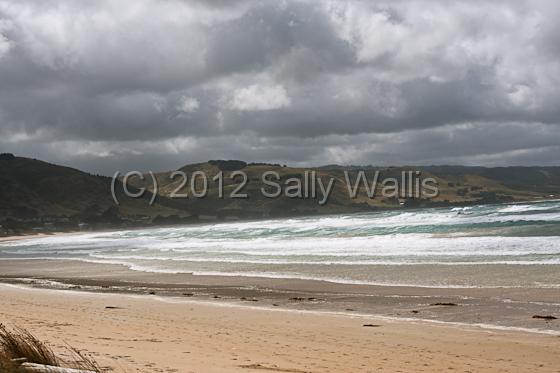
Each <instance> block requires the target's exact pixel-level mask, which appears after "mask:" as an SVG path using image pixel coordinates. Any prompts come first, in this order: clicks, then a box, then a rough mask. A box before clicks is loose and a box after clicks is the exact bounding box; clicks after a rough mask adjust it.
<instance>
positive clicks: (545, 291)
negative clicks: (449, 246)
mask: <svg viewBox="0 0 560 373" xmlns="http://www.w3.org/2000/svg"><path fill="white" fill-rule="evenodd" d="M0 282H4V283H13V284H22V285H27V286H32V287H36V288H54V289H70V290H79V291H87V292H97V293H120V294H123V293H126V294H137V295H157V296H165V297H177V298H180V299H188V300H196V301H206V302H214V303H215V302H217V303H222V304H227V305H251V306H252V307H261V308H266V309H287V310H305V311H321V312H338V313H345V314H349V315H379V316H384V317H392V318H402V319H407V320H408V319H411V320H428V321H435V322H447V323H457V324H470V325H478V326H483V327H497V328H513V329H518V330H528V331H535V332H543V333H551V334H554V333H556V334H560V320H549V321H547V320H543V319H537V318H533V316H535V315H540V316H555V317H558V318H560V288H522V287H510V288H504V287H496V288H429V287H410V286H374V285H353V284H339V283H332V282H326V281H315V280H297V279H274V278H259V277H232V276H198V275H196V276H195V275H192V274H166V273H147V272H138V271H133V270H130V269H128V268H127V267H125V266H121V265H109V264H96V263H85V262H80V261H72V260H0Z"/></svg>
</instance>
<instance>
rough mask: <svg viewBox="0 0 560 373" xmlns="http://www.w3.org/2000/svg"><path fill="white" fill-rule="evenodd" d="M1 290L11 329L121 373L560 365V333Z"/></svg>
mask: <svg viewBox="0 0 560 373" xmlns="http://www.w3.org/2000/svg"><path fill="white" fill-rule="evenodd" d="M0 289H1V291H0V303H1V304H2V308H0V317H1V318H2V322H4V323H8V325H10V326H22V327H25V328H27V329H29V330H30V331H31V332H33V333H34V334H36V335H37V336H38V337H39V338H40V339H44V340H45V341H46V342H47V343H48V344H49V345H51V346H52V347H53V348H54V349H55V350H56V351H64V349H65V348H64V346H65V344H66V343H67V344H69V345H72V346H74V347H76V348H78V349H79V350H81V351H83V352H86V353H88V354H91V355H92V356H94V357H95V358H96V359H97V360H98V361H99V362H100V363H101V364H102V365H103V366H105V367H111V368H112V369H113V370H114V371H115V372H130V371H135V370H138V371H142V372H169V373H171V372H247V373H250V372H263V371H276V372H293V373H303V372H312V373H315V372H371V371H374V370H375V371H378V370H383V371H390V372H394V371H403V372H421V371H426V372H444V371H446V372H448V371H460V372H465V371H473V372H474V371H476V372H503V371H526V372H528V371H532V372H557V371H558V366H560V356H559V355H558V354H557V353H556V351H558V349H559V348H560V338H558V336H556V335H547V334H537V333H531V332H524V331H517V330H497V329H481V328H478V327H476V326H472V325H451V324H438V323H427V322H424V321H417V320H401V319H389V318H385V317H376V316H370V315H355V314H327V313H318V312H313V311H311V312H310V311H305V310H299V311H298V310H285V309H265V308H261V307H254V306H252V305H249V306H248V305H229V304H226V303H223V302H207V301H198V300H192V299H174V298H170V297H160V296H148V295H145V294H142V295H131V294H106V293H91V292H85V291H72V290H45V289H36V288H31V287H22V286H20V285H15V286H14V285H6V284H0ZM62 341H64V342H62ZM210 362H211V363H210Z"/></svg>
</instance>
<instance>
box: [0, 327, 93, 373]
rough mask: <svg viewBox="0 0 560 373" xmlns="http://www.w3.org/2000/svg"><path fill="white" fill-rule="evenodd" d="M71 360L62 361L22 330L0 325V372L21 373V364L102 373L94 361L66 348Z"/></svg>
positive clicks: (72, 348) (47, 347)
mask: <svg viewBox="0 0 560 373" xmlns="http://www.w3.org/2000/svg"><path fill="white" fill-rule="evenodd" d="M68 350H69V351H70V353H71V355H72V358H71V359H70V360H63V359H61V358H59V357H57V356H56V354H55V353H54V352H53V351H52V350H51V349H50V347H49V346H47V345H46V344H45V343H43V342H42V341H40V340H39V339H38V338H37V337H35V336H34V335H33V334H31V333H30V332H29V331H27V330H25V329H23V328H13V329H8V328H7V327H6V326H5V325H2V324H0V372H2V373H22V372H23V369H22V368H21V367H20V364H21V363H22V362H26V363H35V364H43V365H51V366H57V367H66V368H74V369H82V370H89V371H93V372H96V373H102V372H103V370H102V369H101V368H100V367H99V365H98V364H97V363H96V362H95V360H94V359H92V358H91V357H89V356H87V355H86V354H84V353H83V352H81V351H79V350H78V349H76V348H74V347H71V346H68Z"/></svg>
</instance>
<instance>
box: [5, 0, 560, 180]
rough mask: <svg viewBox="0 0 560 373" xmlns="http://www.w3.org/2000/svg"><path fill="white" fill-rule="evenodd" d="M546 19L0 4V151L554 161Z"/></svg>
mask: <svg viewBox="0 0 560 373" xmlns="http://www.w3.org/2000/svg"><path fill="white" fill-rule="evenodd" d="M559 16H560V3H558V2H557V1H554V0H548V1H546V0H536V1H534V0H519V1H517V0H515V1H514V0H511V1H506V0H497V1H492V2H487V1H478V0H475V1H470V2H464V1H435V0H425V1H417V0H398V1H389V0H385V1H350V0H348V1H321V2H319V1H312V0H308V1H304V0H290V1H278V2H269V1H249V0H247V1H245V0H237V1H200V0H198V1H195V0H190V1H186V0H120V1H118V2H116V1H110V0H99V1H95V2H92V1H86V0H20V1H17V2H16V1H13V0H0V147H1V148H2V151H12V152H15V153H18V154H21V155H30V156H35V157H38V158H44V159H48V160H51V161H54V162H61V163H64V164H69V165H73V166H76V167H80V168H85V169H87V170H90V171H93V172H100V173H105V174H111V173H112V172H113V171H114V170H115V168H120V169H131V168H140V169H157V170H159V169H169V168H174V167H177V166H180V165H182V164H184V163H190V162H195V161H202V160H207V159H213V158H240V159H245V160H249V161H273V162H282V163H290V164H298V165H318V164H327V163H346V164H405V163H406V164H420V163H421V164H446V163H455V164H457V163H463V164H483V165H508V164H549V165H551V164H559V163H560V156H559V154H560V120H559V118H560V105H558V102H560V81H559V80H560V58H559V57H560V37H559V35H560V24H558V22H557V20H558V18H559Z"/></svg>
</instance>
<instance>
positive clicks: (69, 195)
mask: <svg viewBox="0 0 560 373" xmlns="http://www.w3.org/2000/svg"><path fill="white" fill-rule="evenodd" d="M179 170H180V171H183V172H185V173H187V174H189V173H192V172H195V171H202V172H204V173H205V174H206V175H207V177H208V179H211V178H212V177H214V176H216V175H217V174H218V173H219V172H222V173H223V177H224V191H225V193H226V195H227V194H228V193H230V192H231V191H233V190H234V189H235V188H237V187H238V186H239V183H241V180H240V179H239V178H233V179H232V178H231V176H232V173H234V172H236V171H243V172H244V173H245V174H246V175H247V185H246V186H245V188H243V192H244V193H247V194H248V198H246V199H231V198H219V197H218V190H217V186H216V185H215V183H212V182H210V183H209V184H208V196H207V197H206V198H202V199H196V198H187V199H172V198H170V197H171V193H172V192H173V191H176V190H177V188H178V187H179V185H180V183H181V181H182V180H180V178H177V177H175V178H171V173H172V171H166V172H159V173H156V174H155V176H156V178H157V181H158V192H157V193H158V195H157V199H156V203H155V204H154V205H153V206H149V204H148V201H149V199H150V197H151V194H150V193H151V192H153V186H152V185H151V177H149V176H148V175H146V177H145V178H144V180H143V181H142V180H140V179H138V178H133V179H131V180H130V183H131V189H132V190H135V189H134V188H146V189H147V190H148V191H149V192H150V193H146V194H145V195H144V196H143V197H142V198H140V199H130V198H126V197H125V196H124V195H123V193H122V185H117V188H116V189H117V191H118V199H119V201H120V205H119V206H116V205H115V203H114V201H113V198H112V196H111V189H110V186H111V178H109V177H106V176H100V175H92V174H89V173H86V172H82V171H80V170H77V169H74V168H71V167H65V166H59V165H55V164H51V163H48V162H44V161H40V160H36V159H30V158H24V157H17V156H14V155H13V154H10V153H4V154H0V224H1V225H3V226H4V229H6V227H7V226H8V227H12V228H13V225H14V224H15V225H16V226H17V222H20V223H21V222H24V223H25V224H24V225H25V226H26V227H27V228H29V227H31V226H33V225H37V226H39V227H40V226H44V223H45V222H46V221H48V220H54V221H55V223H56V224H57V225H59V226H60V225H63V224H61V222H67V225H68V226H69V227H76V226H77V224H79V223H86V224H91V225H93V226H99V227H107V226H110V227H112V226H117V225H123V224H125V225H127V224H128V225H131V226H136V225H146V224H148V225H151V224H175V223H186V222H196V221H207V220H231V219H258V218H267V217H282V216H301V215H313V214H336V213H351V212H365V211H372V210H376V209H395V208H406V207H430V206H434V207H440V206H450V205H459V206H462V205H468V204H476V203H499V202H508V201H526V200H538V199H541V200H542V199H549V198H560V167H494V168H486V167H476V166H475V167H470V166H468V167H466V166H421V167H375V166H363V167H362V166H339V165H327V166H321V167H316V168H297V167H288V166H286V165H280V164H271V163H258V162H254V163H247V162H244V161H240V160H211V161H208V162H204V163H197V164H187V165H185V166H183V167H181V168H180V169H179ZM358 170H365V171H366V172H370V173H372V172H374V171H379V172H380V174H381V175H382V176H383V177H394V178H399V177H400V174H401V173H402V172H403V171H407V170H418V171H421V172H422V176H423V177H433V178H435V179H436V180H437V182H438V184H439V188H440V195H439V196H438V197H437V198H433V199H431V200H418V199H406V198H405V199H403V198H400V199H397V198H384V197H382V196H376V197H375V198H374V199H369V198H367V196H365V195H364V194H361V195H359V196H358V198H356V199H351V198H350V197H349V195H348V186H347V185H346V182H345V175H344V171H348V172H349V174H350V175H351V176H352V177H355V176H356V173H357V171H358ZM267 171H275V172H277V173H278V174H279V175H280V177H281V181H285V180H287V179H288V178H299V179H302V180H303V178H304V177H305V172H306V171H308V172H309V171H315V172H316V175H317V177H322V178H334V179H335V180H336V183H335V184H334V187H333V192H332V195H331V197H330V199H329V201H328V203H327V204H325V205H324V206H319V205H318V203H317V201H316V200H313V199H306V198H288V197H285V196H280V197H278V198H273V199H270V198H265V197H263V196H262V194H261V193H260V188H262V187H263V184H262V180H261V176H262V174H263V173H264V172H267ZM370 180H371V179H370ZM119 183H120V181H119ZM51 218H52V219H51ZM14 221H15V222H16V223H14ZM6 222H7V223H6Z"/></svg>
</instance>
